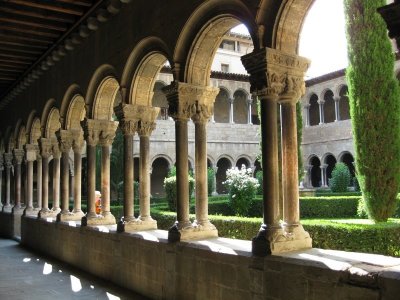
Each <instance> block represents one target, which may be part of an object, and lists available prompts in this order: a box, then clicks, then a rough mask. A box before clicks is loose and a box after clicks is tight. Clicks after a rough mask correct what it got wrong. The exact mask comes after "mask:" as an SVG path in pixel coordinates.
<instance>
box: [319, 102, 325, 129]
mask: <svg viewBox="0 0 400 300" xmlns="http://www.w3.org/2000/svg"><path fill="white" fill-rule="evenodd" d="M324 104H325V100H318V105H319V125H322V124H324V123H325V114H324Z"/></svg>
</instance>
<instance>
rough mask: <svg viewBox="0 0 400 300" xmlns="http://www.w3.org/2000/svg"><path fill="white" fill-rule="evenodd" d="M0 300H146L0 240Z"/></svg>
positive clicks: (10, 242)
mask: <svg viewBox="0 0 400 300" xmlns="http://www.w3.org/2000/svg"><path fill="white" fill-rule="evenodd" d="M0 299H4V300H25V299H29V300H46V299H57V300H62V299H110V300H117V299H129V300H131V299H132V300H139V299H140V300H141V299H147V298H145V297H143V296H141V295H138V294H134V293H132V292H131V291H129V290H126V289H123V288H121V287H118V286H116V285H114V284H112V283H110V282H107V281H104V280H101V279H99V278H97V277H94V276H92V275H90V274H88V273H85V272H82V271H80V270H78V269H75V268H72V267H70V266H68V265H66V264H64V263H62V262H59V261H56V260H54V259H49V258H46V257H43V256H40V255H38V254H36V253H33V252H30V251H29V250H27V249H25V248H23V247H21V246H20V245H19V244H18V243H17V242H16V241H13V240H7V239H0Z"/></svg>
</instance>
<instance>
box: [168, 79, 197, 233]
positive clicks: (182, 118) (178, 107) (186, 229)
mask: <svg viewBox="0 0 400 300" xmlns="http://www.w3.org/2000/svg"><path fill="white" fill-rule="evenodd" d="M163 91H164V93H165V94H166V96H167V100H168V103H169V107H168V114H169V116H171V117H172V118H173V119H174V121H175V152H176V185H177V187H176V188H177V199H176V200H177V201H176V202H177V203H176V218H177V220H176V222H175V224H174V226H172V227H171V229H170V230H169V232H168V240H169V241H179V240H184V239H190V238H191V233H192V232H193V226H192V224H191V222H190V220H189V178H188V175H189V174H188V172H189V168H188V121H189V118H190V116H191V111H190V109H191V107H190V104H191V103H192V99H190V96H192V90H191V88H190V87H189V86H188V85H187V84H185V83H181V82H176V81H175V82H173V83H172V84H171V85H169V86H166V87H164V88H163Z"/></svg>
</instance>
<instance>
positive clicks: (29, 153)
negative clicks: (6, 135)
mask: <svg viewBox="0 0 400 300" xmlns="http://www.w3.org/2000/svg"><path fill="white" fill-rule="evenodd" d="M24 148H25V159H26V161H35V160H36V150H37V146H36V145H34V144H26V145H25V146H24Z"/></svg>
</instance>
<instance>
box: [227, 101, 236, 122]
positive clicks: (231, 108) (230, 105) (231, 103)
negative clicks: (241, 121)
mask: <svg viewBox="0 0 400 300" xmlns="http://www.w3.org/2000/svg"><path fill="white" fill-rule="evenodd" d="M228 101H229V124H234V123H235V122H234V121H233V102H234V101H235V99H233V98H229V99H228Z"/></svg>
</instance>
